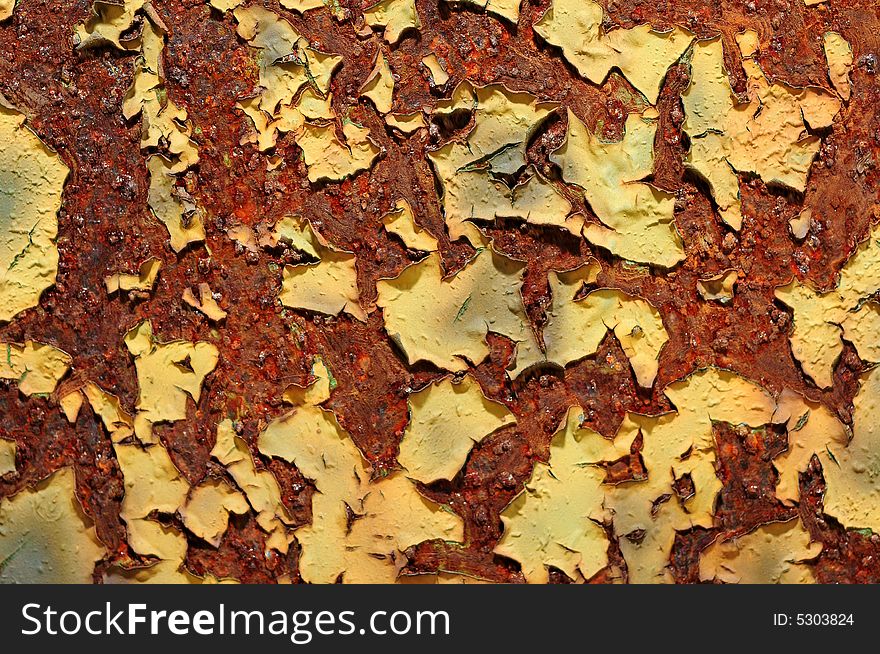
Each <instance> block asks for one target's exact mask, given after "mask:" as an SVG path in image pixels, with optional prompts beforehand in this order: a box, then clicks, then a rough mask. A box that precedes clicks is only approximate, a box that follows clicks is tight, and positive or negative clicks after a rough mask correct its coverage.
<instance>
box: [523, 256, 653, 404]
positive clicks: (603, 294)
mask: <svg viewBox="0 0 880 654" xmlns="http://www.w3.org/2000/svg"><path fill="white" fill-rule="evenodd" d="M597 273H598V266H596V265H592V264H589V265H586V266H582V267H581V268H578V269H576V270H573V271H569V272H566V273H557V272H555V271H553V272H551V273H550V275H549V282H550V293H551V304H550V306H549V307H548V308H547V322H546V324H545V325H544V331H543V340H544V349H543V351H542V350H540V349H537V350H536V349H531V350H530V349H528V348H527V347H523V346H520V347H519V348H518V349H517V359H516V369H515V371H514V374H515V375H518V374H519V373H520V372H522V371H523V370H526V369H527V368H529V367H531V366H533V365H535V364H539V363H553V364H556V365H558V366H562V367H565V366H567V365H568V364H569V363H572V362H574V361H578V360H580V359H583V358H584V357H586V356H589V355H591V354H594V353H595V352H596V350H597V349H598V348H599V345H600V343H601V342H602V340H603V339H604V338H605V336H606V334H607V333H608V332H609V331H613V332H614V335H615V336H616V337H617V339H618V341H619V342H620V344H621V347H622V348H623V351H624V352H625V353H626V355H627V357H628V358H629V361H630V365H631V366H632V369H633V372H634V373H635V376H636V381H637V382H638V384H639V385H640V386H643V387H645V388H650V387H651V386H652V385H653V383H654V379H655V377H656V376H657V367H658V360H659V357H660V351H661V350H662V348H663V346H664V344H665V343H666V341H667V340H669V337H668V335H667V333H666V329H665V328H664V327H663V321H662V319H661V318H660V314H659V313H658V312H657V310H656V309H655V308H654V307H652V306H651V305H650V304H649V303H647V302H645V301H644V300H642V299H640V298H637V297H633V296H631V295H627V294H626V293H624V292H623V291H618V290H614V289H600V290H596V291H592V292H591V293H590V294H589V295H587V296H586V297H584V298H582V299H580V300H577V301H575V299H574V298H575V296H576V295H577V294H578V292H579V291H580V290H581V288H582V286H583V283H584V282H591V281H594V280H595V278H596V274H597Z"/></svg>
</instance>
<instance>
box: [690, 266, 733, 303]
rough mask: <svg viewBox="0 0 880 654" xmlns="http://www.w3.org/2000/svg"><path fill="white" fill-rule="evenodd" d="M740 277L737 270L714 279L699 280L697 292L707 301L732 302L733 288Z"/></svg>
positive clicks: (729, 271) (713, 277) (714, 276)
mask: <svg viewBox="0 0 880 654" xmlns="http://www.w3.org/2000/svg"><path fill="white" fill-rule="evenodd" d="M738 277H739V276H738V274H737V272H736V271H735V270H728V271H727V272H723V273H720V274H718V275H713V276H712V277H706V278H704V279H698V280H697V292H698V293H699V294H700V297H701V298H703V299H704V300H706V301H716V302H721V303H727V302H730V301H731V300H732V299H733V288H734V286H735V285H736V280H737V278H738Z"/></svg>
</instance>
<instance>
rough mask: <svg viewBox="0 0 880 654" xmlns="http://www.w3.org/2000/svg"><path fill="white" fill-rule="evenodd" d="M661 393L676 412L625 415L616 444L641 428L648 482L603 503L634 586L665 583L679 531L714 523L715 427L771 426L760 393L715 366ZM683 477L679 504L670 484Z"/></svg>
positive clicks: (769, 409)
mask: <svg viewBox="0 0 880 654" xmlns="http://www.w3.org/2000/svg"><path fill="white" fill-rule="evenodd" d="M665 394H666V396H667V397H668V398H669V400H670V401H671V402H672V403H673V405H674V406H675V407H676V412H675V413H668V414H665V415H662V416H659V417H646V416H640V415H637V414H627V416H626V419H625V420H624V422H623V424H622V425H621V427H620V429H619V430H618V434H617V437H616V439H615V440H620V439H623V442H630V441H631V440H632V437H634V436H635V435H636V434H638V433H639V432H640V431H641V433H642V436H643V439H644V445H643V447H642V451H641V455H642V459H643V460H644V462H645V466H646V468H647V471H648V479H647V480H642V481H632V482H626V483H624V484H621V485H619V486H615V487H613V488H611V489H609V490H608V492H607V493H606V499H605V506H606V507H607V508H608V509H610V510H611V511H612V512H613V515H614V531H615V533H616V534H617V536H618V537H619V542H620V547H621V550H622V552H623V555H624V558H625V560H626V563H627V569H628V573H629V579H630V581H631V582H633V583H653V582H657V581H664V580H668V572H667V566H668V564H669V555H670V553H671V550H672V544H673V541H674V539H675V533H676V531H678V530H683V529H689V528H691V527H693V526H698V525H699V526H704V527H711V526H712V523H713V515H714V506H715V499H716V497H717V495H718V492H719V491H720V490H721V482H720V480H719V479H718V477H717V476H716V474H715V440H714V436H713V432H712V423H713V422H729V423H732V424H745V425H748V426H750V427H761V426H764V425H766V424H769V423H770V422H771V419H772V417H773V413H774V409H775V408H776V403H775V402H774V401H773V398H771V397H770V396H769V395H768V394H767V393H766V392H765V391H764V390H763V389H761V388H760V387H758V386H756V385H755V384H753V383H752V382H749V381H747V380H745V379H743V378H742V377H739V376H738V375H736V374H734V373H731V372H727V371H725V370H719V369H716V368H708V369H706V370H701V371H699V372H696V373H694V374H692V375H690V376H688V377H687V378H686V379H684V380H682V381H678V382H675V383H673V384H670V385H669V386H668V387H667V388H666V391H665ZM685 474H689V475H690V476H691V479H692V480H693V483H694V488H695V493H694V495H693V496H691V497H690V498H688V499H686V500H685V501H683V502H682V501H680V500H678V499H677V497H676V495H675V493H674V490H673V487H672V484H673V482H674V480H675V479H677V478H679V477H681V476H683V475H685ZM664 496H671V497H669V499H668V500H667V501H665V502H662V503H661V504H659V506H657V507H656V510H655V503H656V502H658V501H659V500H661V499H662V498H663V497H664ZM633 534H639V537H638V538H635V537H634V536H633ZM628 536H629V537H628Z"/></svg>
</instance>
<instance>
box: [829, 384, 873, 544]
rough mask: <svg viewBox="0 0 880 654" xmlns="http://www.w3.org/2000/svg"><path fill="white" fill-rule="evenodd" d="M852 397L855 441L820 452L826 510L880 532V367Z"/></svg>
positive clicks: (846, 521)
mask: <svg viewBox="0 0 880 654" xmlns="http://www.w3.org/2000/svg"><path fill="white" fill-rule="evenodd" d="M861 382H862V384H861V386H860V387H859V392H858V393H857V394H856V396H855V398H854V399H853V427H852V440H851V441H850V442H849V443H848V444H847V443H845V442H842V441H841V440H837V441H835V442H833V443H831V444H830V445H829V446H828V448H827V449H826V450H825V451H824V452H820V453H819V459H820V461H821V462H822V475H823V476H824V477H825V483H826V489H825V513H827V514H828V515H830V516H833V517H834V518H836V519H837V520H839V521H840V522H841V524H843V525H844V526H845V527H851V528H862V529H864V528H867V529H870V530H871V531H873V532H874V533H880V368H873V369H871V370H870V371H869V372H867V373H865V374H864V375H862V379H861Z"/></svg>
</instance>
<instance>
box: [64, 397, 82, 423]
mask: <svg viewBox="0 0 880 654" xmlns="http://www.w3.org/2000/svg"><path fill="white" fill-rule="evenodd" d="M83 402H85V398H84V397H83V394H82V393H81V392H80V391H73V392H71V393H67V394H66V395H62V396H61V398H60V399H59V400H58V405H59V406H60V407H61V411H62V412H63V413H64V417H65V418H67V421H68V422H69V423H71V424H73V423H75V422H76V419H77V418H78V417H79V412H80V409H82V405H83Z"/></svg>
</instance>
